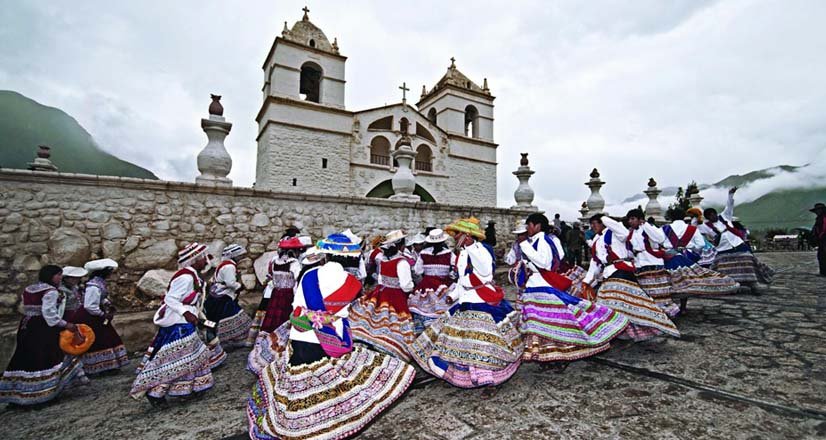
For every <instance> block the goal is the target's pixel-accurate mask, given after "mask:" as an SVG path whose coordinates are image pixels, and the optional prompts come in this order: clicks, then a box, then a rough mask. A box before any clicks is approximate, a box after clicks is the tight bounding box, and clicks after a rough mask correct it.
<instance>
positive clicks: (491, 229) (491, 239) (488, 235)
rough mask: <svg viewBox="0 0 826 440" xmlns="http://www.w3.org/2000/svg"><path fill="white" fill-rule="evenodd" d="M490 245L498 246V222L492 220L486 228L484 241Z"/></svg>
mask: <svg viewBox="0 0 826 440" xmlns="http://www.w3.org/2000/svg"><path fill="white" fill-rule="evenodd" d="M482 243H485V244H487V245H490V247H492V248H495V247H496V222H495V221H493V220H491V221H489V222H488V227H487V228H485V239H484V240H483V241H482Z"/></svg>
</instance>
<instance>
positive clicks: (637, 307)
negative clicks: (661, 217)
mask: <svg viewBox="0 0 826 440" xmlns="http://www.w3.org/2000/svg"><path fill="white" fill-rule="evenodd" d="M590 223H591V229H592V230H593V231H594V233H595V235H594V238H593V239H592V240H591V243H592V247H591V255H592V259H593V261H591V266H590V267H589V268H588V274H587V275H586V276H585V279H584V280H583V282H584V283H586V284H590V285H596V284H598V283H599V279H600V277H601V279H602V282H601V283H600V284H599V288H598V290H597V304H599V305H604V306H607V307H610V308H611V309H613V310H615V311H617V312H619V313H621V314H623V315H625V317H627V318H628V320H629V321H630V323H629V324H628V327H626V329H625V332H623V333H622V335H620V337H623V338H629V339H633V340H634V341H643V340H646V339H650V338H653V337H654V336H657V335H659V334H663V333H665V334H668V335H671V336H675V337H679V336H680V332H679V330H677V326H675V325H674V323H673V322H671V320H670V319H669V318H668V315H666V314H665V313H664V312H663V311H662V309H660V307H659V306H657V304H656V303H655V302H654V300H653V299H651V297H650V296H648V295H647V294H646V293H645V291H644V290H643V289H642V288H641V287H640V285H639V283H637V279H636V277H635V276H634V270H635V268H634V259H633V257H632V256H631V255H630V253H629V251H628V248H627V247H626V242H625V240H626V239H627V238H628V229H626V228H625V226H623V225H622V223H620V222H618V221H616V220H614V219H612V218H610V217H608V216H603V215H602V214H596V215H594V216H592V217H591V219H590Z"/></svg>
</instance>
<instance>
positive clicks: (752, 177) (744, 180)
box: [700, 165, 802, 190]
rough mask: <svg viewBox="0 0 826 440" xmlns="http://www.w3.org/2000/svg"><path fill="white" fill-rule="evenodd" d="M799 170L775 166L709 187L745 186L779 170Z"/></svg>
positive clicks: (787, 166) (793, 167)
mask: <svg viewBox="0 0 826 440" xmlns="http://www.w3.org/2000/svg"><path fill="white" fill-rule="evenodd" d="M799 168H802V167H796V166H792V165H780V166H777V167H774V168H766V169H764V170H758V171H752V172H750V173H746V174H743V175H742V176H741V175H739V174H734V175H732V176H728V177H726V178H725V179H723V180H721V181H719V182H717V183H715V184H713V185H711V186H717V187H723V188H731V187H732V186H745V185H747V184H749V183H752V182H754V181H757V180H760V179H768V178H769V177H772V176H774V175H775V174H777V172H778V171H779V170H782V171H787V172H790V173H793V172H795V171H797V170H798V169H799ZM703 189H704V188H703V187H702V186H701V187H700V190H703Z"/></svg>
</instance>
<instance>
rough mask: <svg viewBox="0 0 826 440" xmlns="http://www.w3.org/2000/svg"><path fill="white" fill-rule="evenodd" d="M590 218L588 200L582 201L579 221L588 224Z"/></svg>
mask: <svg viewBox="0 0 826 440" xmlns="http://www.w3.org/2000/svg"><path fill="white" fill-rule="evenodd" d="M590 219H591V218H590V217H589V216H588V202H582V206H581V207H580V208H579V221H580V222H582V224H584V225H587V224H588V221H589V220H590Z"/></svg>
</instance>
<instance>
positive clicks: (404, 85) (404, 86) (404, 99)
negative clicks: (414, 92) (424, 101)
mask: <svg viewBox="0 0 826 440" xmlns="http://www.w3.org/2000/svg"><path fill="white" fill-rule="evenodd" d="M399 89H401V91H402V102H407V92H409V91H410V89H408V88H407V83H406V82H403V83H402V85H401V87H399Z"/></svg>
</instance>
